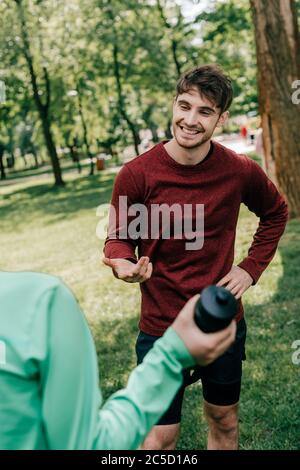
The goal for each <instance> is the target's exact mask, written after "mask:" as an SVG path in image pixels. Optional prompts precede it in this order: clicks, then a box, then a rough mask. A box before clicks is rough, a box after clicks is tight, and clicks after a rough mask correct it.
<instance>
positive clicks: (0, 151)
mask: <svg viewBox="0 0 300 470" xmlns="http://www.w3.org/2000/svg"><path fill="white" fill-rule="evenodd" d="M3 155H4V147H2V146H1V143H0V179H1V180H4V179H5V178H6V174H5V169H4V163H3Z"/></svg>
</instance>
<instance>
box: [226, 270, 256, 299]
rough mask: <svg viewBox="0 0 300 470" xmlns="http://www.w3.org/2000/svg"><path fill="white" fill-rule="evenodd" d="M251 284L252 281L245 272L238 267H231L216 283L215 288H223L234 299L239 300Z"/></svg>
mask: <svg viewBox="0 0 300 470" xmlns="http://www.w3.org/2000/svg"><path fill="white" fill-rule="evenodd" d="M252 284H253V279H252V277H251V276H250V274H249V273H247V271H245V270H244V269H242V268H240V267H239V266H232V268H231V270H230V271H229V273H227V274H226V276H224V277H223V278H222V279H221V280H220V281H219V282H218V283H217V286H223V287H225V289H227V290H229V291H230V292H231V293H232V294H233V295H234V296H235V298H236V299H240V298H241V297H242V295H243V293H244V292H246V290H247V289H249V287H250V286H251V285H252Z"/></svg>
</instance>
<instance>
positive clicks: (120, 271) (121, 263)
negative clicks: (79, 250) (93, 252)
mask: <svg viewBox="0 0 300 470" xmlns="http://www.w3.org/2000/svg"><path fill="white" fill-rule="evenodd" d="M102 261H103V263H104V264H105V265H106V266H109V267H110V268H111V269H112V270H113V273H114V276H115V277H116V278H117V279H122V281H125V282H145V281H147V280H148V279H150V277H151V275H152V271H153V265H152V263H150V261H149V258H148V256H142V257H141V258H140V259H139V260H138V262H137V263H136V264H134V263H132V262H131V261H129V260H127V259H123V258H114V259H110V258H106V257H104V258H103V259H102Z"/></svg>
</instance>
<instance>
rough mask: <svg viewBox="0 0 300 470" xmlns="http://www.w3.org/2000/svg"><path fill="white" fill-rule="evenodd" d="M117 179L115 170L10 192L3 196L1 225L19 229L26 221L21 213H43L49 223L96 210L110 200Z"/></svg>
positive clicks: (33, 214)
mask: <svg viewBox="0 0 300 470" xmlns="http://www.w3.org/2000/svg"><path fill="white" fill-rule="evenodd" d="M114 178H115V174H114V173H102V174H101V175H96V176H93V177H78V178H77V179H75V180H73V181H69V182H68V184H67V185H66V186H65V187H62V188H56V187H54V186H53V185H52V184H40V185H32V186H27V187H24V188H22V189H19V190H16V191H14V192H12V193H9V194H6V195H4V196H2V199H3V202H2V205H1V206H0V217H1V224H6V225H7V226H8V227H9V226H13V228H14V229H15V228H16V227H18V225H19V224H22V223H24V220H23V219H22V218H20V217H19V216H20V212H21V213H23V214H26V218H27V219H28V218H29V219H32V218H34V217H38V216H40V214H42V215H43V218H44V220H45V223H53V222H57V221H59V220H60V219H66V218H67V217H69V216H73V215H74V214H75V213H77V212H79V211H82V210H87V209H95V208H96V207H98V206H99V205H100V204H103V203H108V202H110V198H111V191H112V185H113V181H114ZM47 216H49V217H48V218H47Z"/></svg>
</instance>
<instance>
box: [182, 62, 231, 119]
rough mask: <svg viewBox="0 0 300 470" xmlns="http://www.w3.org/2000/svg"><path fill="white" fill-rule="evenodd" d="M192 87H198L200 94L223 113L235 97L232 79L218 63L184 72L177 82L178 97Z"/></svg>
mask: <svg viewBox="0 0 300 470" xmlns="http://www.w3.org/2000/svg"><path fill="white" fill-rule="evenodd" d="M191 88H197V89H198V91H199V93H200V95H203V96H205V97H206V98H207V99H208V100H209V101H212V102H213V103H214V104H215V105H216V106H217V107H218V108H220V109H221V114H222V113H223V112H224V111H226V110H227V109H228V108H229V107H230V105H231V102H232V97H233V91H232V86H231V80H230V78H229V77H227V76H226V75H225V74H224V72H223V71H222V69H221V68H220V67H219V66H218V65H213V64H209V65H202V66H201V67H195V68H193V69H192V70H189V71H188V72H186V73H184V74H183V75H182V76H181V77H180V79H179V81H178V82H177V86H176V92H177V94H176V99H177V97H178V95H181V94H182V93H186V92H188V91H190V90H191Z"/></svg>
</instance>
